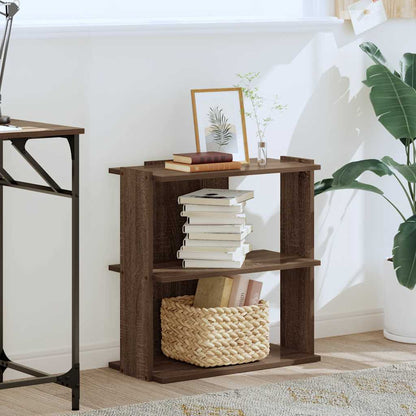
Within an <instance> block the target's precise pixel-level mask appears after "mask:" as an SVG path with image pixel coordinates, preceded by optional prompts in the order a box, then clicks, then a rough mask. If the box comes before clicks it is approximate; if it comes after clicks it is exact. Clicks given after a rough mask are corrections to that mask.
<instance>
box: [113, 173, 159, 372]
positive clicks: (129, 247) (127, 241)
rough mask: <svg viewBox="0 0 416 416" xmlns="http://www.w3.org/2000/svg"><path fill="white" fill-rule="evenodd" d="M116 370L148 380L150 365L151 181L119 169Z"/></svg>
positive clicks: (151, 345) (151, 332)
mask: <svg viewBox="0 0 416 416" xmlns="http://www.w3.org/2000/svg"><path fill="white" fill-rule="evenodd" d="M120 182H121V207H120V216H121V218H120V220H121V264H122V273H121V280H120V369H121V371H122V372H123V373H124V374H127V375H129V376H132V377H136V378H141V379H144V380H150V379H151V371H152V368H153V329H152V322H153V308H152V306H153V305H152V299H153V281H152V270H153V223H152V217H153V181H152V175H151V173H147V172H143V171H140V170H137V169H129V168H125V169H122V171H121V177H120Z"/></svg>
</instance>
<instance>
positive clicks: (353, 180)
mask: <svg viewBox="0 0 416 416" xmlns="http://www.w3.org/2000/svg"><path fill="white" fill-rule="evenodd" d="M364 172H373V173H375V174H376V175H378V176H385V175H392V174H393V172H392V171H391V170H390V168H389V167H388V166H387V165H386V164H385V163H383V162H381V161H380V160H377V159H365V160H359V161H357V162H350V163H347V164H346V165H345V166H343V167H342V168H341V169H338V170H337V171H336V172H335V173H334V174H333V175H332V178H329V179H324V180H322V181H320V182H317V183H316V184H315V196H316V195H319V194H322V193H324V192H327V191H338V190H341V189H358V190H361V191H368V192H374V193H376V194H379V195H383V194H384V192H383V191H382V190H381V189H378V188H376V187H375V186H373V185H369V184H367V183H362V182H358V181H357V178H358V177H359V176H361V175H362V174H363V173H364Z"/></svg>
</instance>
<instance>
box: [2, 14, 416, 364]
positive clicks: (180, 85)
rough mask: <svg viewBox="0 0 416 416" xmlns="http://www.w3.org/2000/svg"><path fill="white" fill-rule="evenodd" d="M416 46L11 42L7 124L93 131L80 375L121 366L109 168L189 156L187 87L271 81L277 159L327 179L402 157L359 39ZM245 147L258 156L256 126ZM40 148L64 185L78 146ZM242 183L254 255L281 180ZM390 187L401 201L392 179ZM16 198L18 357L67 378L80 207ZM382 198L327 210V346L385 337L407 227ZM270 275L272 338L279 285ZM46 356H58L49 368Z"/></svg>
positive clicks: (13, 295) (227, 38) (328, 204)
mask: <svg viewBox="0 0 416 416" xmlns="http://www.w3.org/2000/svg"><path fill="white" fill-rule="evenodd" d="M415 36H416V26H415V24H414V22H412V21H390V22H388V23H387V24H385V25H383V26H380V27H379V28H377V29H374V30H373V31H371V32H368V33H367V34H365V35H364V36H363V37H360V38H356V37H355V36H354V35H353V34H352V32H351V29H350V28H349V25H348V24H345V25H344V26H342V27H340V28H338V29H336V30H335V32H328V33H288V34H284V33H258V34H256V33H247V34H238V35H234V34H226V35H220V34H217V35H214V34H205V35H204V34H195V35H172V34H169V35H154V36H144V35H137V36H136V35H129V36H127V35H126V36H113V37H103V36H93V35H92V36H89V37H85V36H84V37H78V38H77V37H71V38H56V39H44V38H39V39H36V38H29V39H15V40H14V41H13V44H12V48H11V52H10V61H9V63H8V69H7V76H6V79H5V89H4V94H3V97H4V111H5V113H8V114H11V115H12V116H14V117H19V118H23V119H29V120H30V119H33V120H44V121H47V122H56V123H63V124H69V125H71V124H72V125H77V126H84V127H85V128H86V131H87V133H86V135H85V137H83V138H82V145H81V155H82V156H81V157H82V164H81V174H82V181H81V291H82V292H81V343H82V346H83V350H84V353H83V355H82V357H83V363H82V364H83V367H84V368H85V367H94V366H104V365H106V361H107V360H109V359H116V358H117V356H118V351H117V347H118V339H119V276H118V275H117V274H114V273H111V272H108V271H107V265H108V264H111V263H116V262H118V261H119V235H118V233H119V223H118V221H119V201H118V198H119V178H118V177H116V176H112V175H109V174H108V173H107V170H108V168H109V167H111V166H119V165H134V164H136V165H138V164H142V163H143V161H145V160H152V159H162V158H168V157H169V156H170V155H171V154H172V152H181V151H183V152H185V151H193V150H194V135H193V126H192V114H191V104H190V93H189V90H190V89H191V88H204V87H205V88H207V87H228V86H230V85H233V84H234V83H235V82H236V77H235V74H236V73H237V72H247V71H261V73H262V79H261V87H262V88H264V89H265V90H266V91H270V93H274V92H278V93H279V94H280V96H281V100H282V102H284V103H287V104H288V110H287V112H286V113H285V114H284V115H283V116H281V117H280V118H279V120H278V122H277V123H276V124H275V125H274V126H273V127H272V128H271V130H270V131H269V134H268V140H269V155H270V156H271V157H278V156H279V155H285V154H288V155H299V156H303V157H307V158H314V159H316V161H317V162H318V163H320V164H322V171H321V172H318V174H317V179H320V178H323V177H327V176H329V175H330V174H331V173H332V172H333V171H334V170H335V169H337V168H338V167H339V166H341V165H342V164H344V163H346V162H348V161H350V160H353V159H358V158H362V157H381V156H383V155H385V154H392V155H393V156H395V157H397V158H398V159H400V157H401V153H400V151H401V148H400V145H398V144H397V143H395V142H394V140H393V139H392V138H390V137H389V135H388V134H387V133H386V132H385V131H384V130H383V128H382V127H381V126H380V125H379V124H378V123H377V121H376V119H375V117H374V114H373V111H372V109H371V107H370V103H369V99H368V90H367V89H366V88H365V87H364V86H363V85H362V84H361V80H362V79H363V77H364V70H365V68H366V67H367V66H368V65H369V64H370V62H369V60H368V58H367V57H365V56H364V55H363V53H362V52H361V51H360V50H359V48H358V44H359V43H360V42H361V41H362V40H372V41H374V42H376V43H377V44H379V45H380V47H381V48H382V49H383V50H384V51H385V54H386V55H387V56H388V57H389V58H390V59H391V61H392V62H394V63H395V64H396V63H397V62H398V60H399V57H400V56H401V54H402V53H403V52H406V51H412V50H414V44H413V43H414V42H413V41H412V40H413V39H415ZM398 40H399V41H398ZM249 142H250V151H251V154H252V155H255V151H256V142H255V132H254V126H253V125H252V124H251V123H249ZM31 149H33V153H34V155H36V156H38V157H39V159H40V160H41V161H42V162H44V163H45V165H46V166H47V167H48V169H49V170H50V171H51V172H55V176H56V178H57V180H58V182H59V183H61V184H62V185H66V186H69V162H68V155H69V152H68V147H67V145H65V144H64V143H63V142H60V141H58V140H51V143H50V144H47V143H41V142H39V143H33V144H31ZM6 159H7V167H8V169H9V170H10V173H12V174H13V175H15V176H16V177H17V178H19V179H25V180H35V178H36V176H35V174H33V173H32V172H31V171H30V169H29V168H27V167H26V166H25V164H24V162H23V161H22V160H21V159H20V158H19V156H18V155H17V154H15V153H13V152H12V151H11V149H9V146H7V152H6ZM233 183H234V185H238V186H240V187H241V188H253V189H256V199H255V200H254V201H253V202H250V204H249V210H250V219H251V221H252V222H253V224H254V225H255V233H254V235H253V238H252V241H253V244H254V246H255V247H256V248H259V247H265V248H272V249H278V240H279V235H278V227H279V206H278V203H277V197H278V176H264V177H250V178H247V179H234V180H233ZM386 189H387V190H389V191H391V194H392V195H393V197H394V196H395V195H396V194H397V190H396V188H394V187H393V185H392V183H390V182H388V183H387V187H386ZM5 197H6V198H5V199H6V212H5V218H6V230H5V238H6V248H5V258H6V265H5V272H6V288H5V289H6V305H5V310H6V313H5V315H6V328H5V333H6V347H7V352H8V353H9V355H11V356H12V357H17V358H19V357H20V358H21V359H26V360H27V361H26V362H31V363H34V362H36V363H37V364H39V365H43V366H44V367H46V368H48V369H49V368H50V367H53V369H54V370H59V368H57V367H59V366H60V367H64V368H65V366H66V364H67V362H68V355H67V352H68V346H69V345H70V320H69V316H70V315H69V304H70V300H69V296H68V294H69V282H70V257H69V248H70V219H69V213H70V207H69V201H66V200H61V199H57V198H54V197H51V196H45V195H42V194H31V193H22V192H20V191H19V190H12V189H6V190H5ZM378 198H379V197H377V196H374V195H363V194H358V193H353V192H348V191H345V192H342V193H338V194H334V195H329V194H328V195H322V196H320V197H319V198H317V199H316V257H317V258H321V259H322V262H323V265H322V267H320V268H318V269H317V274H316V311H317V317H318V322H317V335H318V336H330V335H336V334H342V333H348V332H357V331H358V330H370V329H377V328H381V324H382V322H381V321H382V314H381V308H382V299H381V293H382V290H381V278H382V276H381V274H380V272H381V265H382V262H383V260H384V258H385V257H386V256H387V255H389V253H390V251H391V245H392V241H391V239H392V236H393V234H394V232H395V230H396V228H397V226H398V224H399V218H398V216H397V215H396V214H395V213H394V212H393V211H392V209H391V208H390V207H388V206H386V205H385V204H384V203H383V201H382V200H381V199H380V200H379V199H378ZM260 278H262V279H263V280H264V281H265V283H266V286H265V294H266V298H267V299H268V300H270V302H271V304H272V308H273V314H272V320H273V324H274V326H273V334H272V336H273V339H276V338H277V334H278V328H277V324H278V308H279V305H278V288H279V285H278V274H276V273H267V274H264V275H262V276H260ZM49 353H52V354H54V355H55V356H54V357H53V358H52V359H43V358H42V357H44V356H45V355H47V354H49ZM35 358H36V360H35ZM30 359H31V360H30ZM64 368H63V369H64Z"/></svg>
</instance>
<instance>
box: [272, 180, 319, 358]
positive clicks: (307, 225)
mask: <svg viewBox="0 0 416 416" xmlns="http://www.w3.org/2000/svg"><path fill="white" fill-rule="evenodd" d="M313 185H314V172H298V173H285V174H282V175H281V234H280V238H281V252H282V253H283V254H292V255H299V256H302V257H308V258H313V257H314V199H313V198H314V194H313ZM280 284H281V287H280V293H281V295H280V302H281V304H280V307H281V323H280V331H281V334H280V335H281V346H282V347H286V348H289V349H293V350H296V351H300V352H305V353H311V354H312V353H314V268H313V267H308V268H302V269H294V270H284V271H282V272H281V283H280Z"/></svg>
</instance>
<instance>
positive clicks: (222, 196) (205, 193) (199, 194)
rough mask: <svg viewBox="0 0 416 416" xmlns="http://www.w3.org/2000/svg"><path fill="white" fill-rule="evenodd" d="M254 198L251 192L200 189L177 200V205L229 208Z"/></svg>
mask: <svg viewBox="0 0 416 416" xmlns="http://www.w3.org/2000/svg"><path fill="white" fill-rule="evenodd" d="M252 198H254V192H253V191H239V190H235V189H208V188H204V189H200V190H198V191H195V192H191V193H189V194H186V195H182V196H180V197H179V198H178V203H179V204H183V205H184V204H192V205H223V206H231V205H236V204H239V203H241V202H244V201H247V200H249V199H252Z"/></svg>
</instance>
